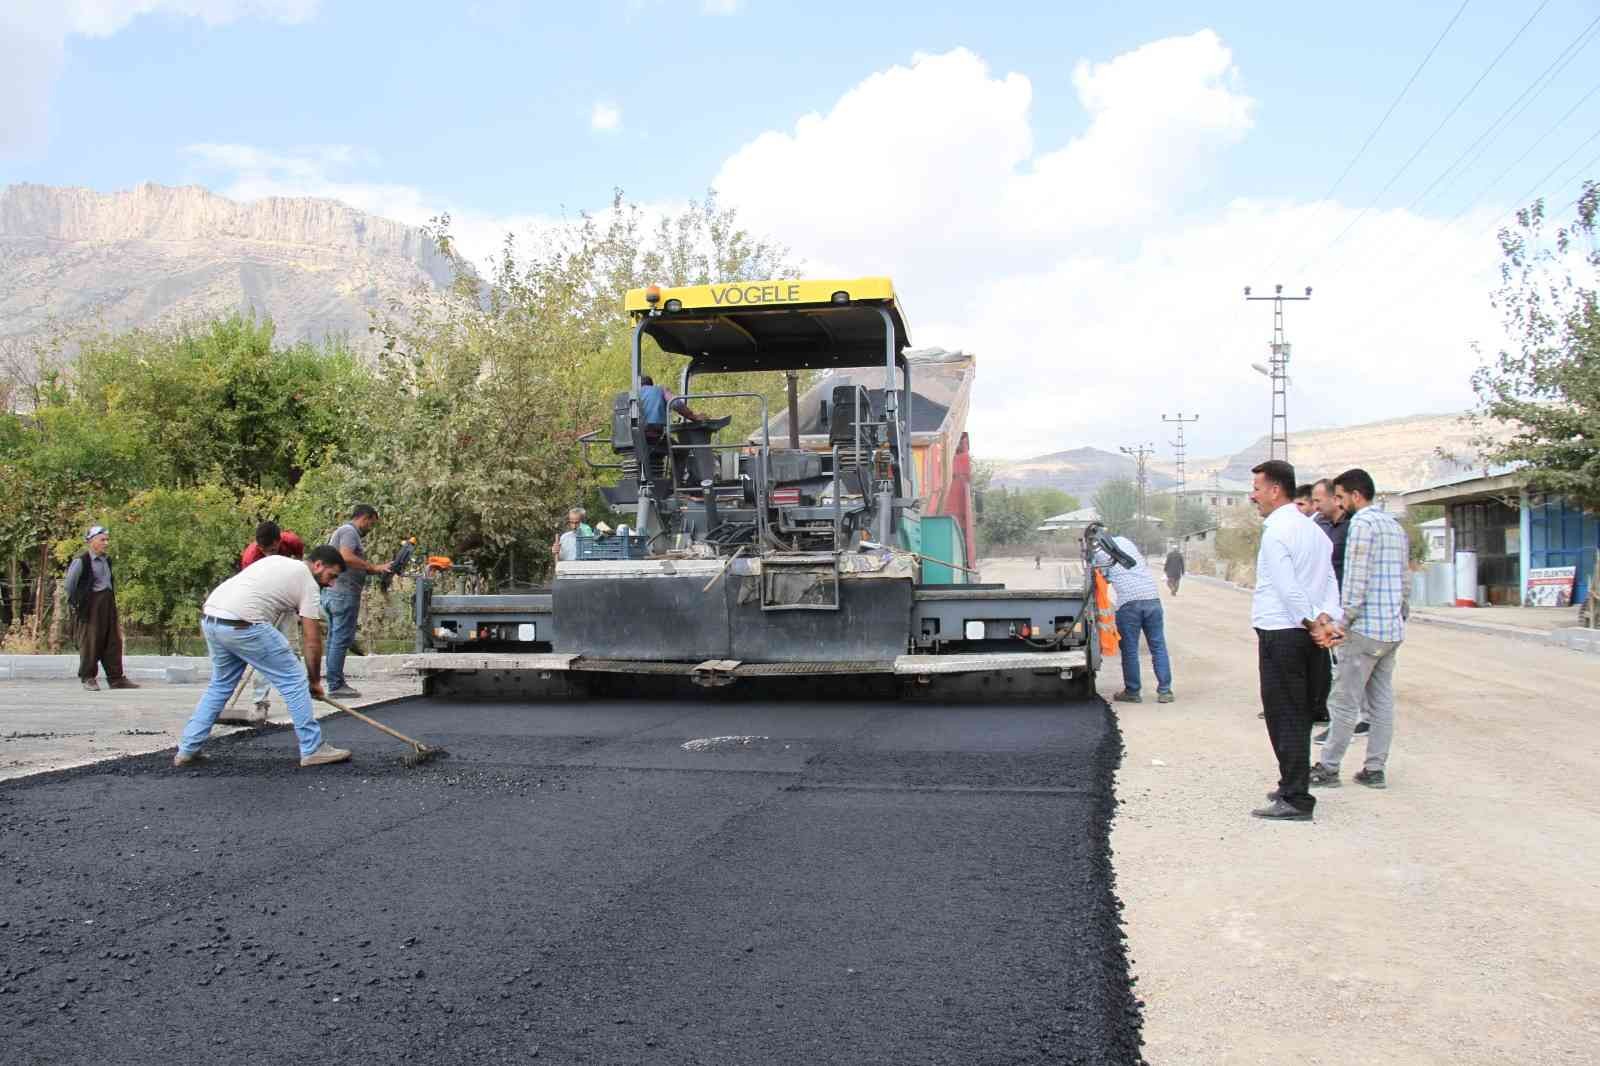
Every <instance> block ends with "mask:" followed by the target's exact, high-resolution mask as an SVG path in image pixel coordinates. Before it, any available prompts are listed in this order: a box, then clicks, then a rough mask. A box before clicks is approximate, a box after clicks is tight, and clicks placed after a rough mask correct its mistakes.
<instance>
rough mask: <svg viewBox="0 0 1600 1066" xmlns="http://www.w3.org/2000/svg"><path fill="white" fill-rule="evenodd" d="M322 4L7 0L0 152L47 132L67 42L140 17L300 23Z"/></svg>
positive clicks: (1, 24)
mask: <svg viewBox="0 0 1600 1066" xmlns="http://www.w3.org/2000/svg"><path fill="white" fill-rule="evenodd" d="M318 3H319V0H65V2H60V0H8V2H5V3H0V100H4V101H5V106H4V107H3V108H0V152H12V151H18V150H21V149H24V148H28V147H30V146H32V145H33V144H35V143H36V142H37V141H38V140H40V139H41V138H42V136H43V134H44V131H45V127H46V117H47V115H48V113H49V107H50V91H51V89H52V88H53V87H54V85H55V83H56V80H57V79H58V78H59V77H60V76H61V70H62V66H63V64H64V62H65V56H66V43H67V38H69V37H71V36H73V35H78V36H83V37H109V36H111V35H112V34H114V33H116V32H117V31H119V30H121V29H123V28H124V27H125V26H127V25H128V24H129V23H130V22H132V21H133V20H134V19H136V18H138V17H140V16H141V15H152V14H168V15H175V16H181V17H188V18H197V19H200V20H201V21H202V22H204V23H205V24H206V25H208V26H220V25H222V24H224V23H228V22H234V21H237V20H239V19H243V18H263V19H271V20H274V21H278V22H289V23H296V22H303V21H305V20H307V19H309V18H311V17H312V16H313V15H315V14H316V11H317V6H318Z"/></svg>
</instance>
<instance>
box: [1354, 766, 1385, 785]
mask: <svg viewBox="0 0 1600 1066" xmlns="http://www.w3.org/2000/svg"><path fill="white" fill-rule="evenodd" d="M1350 780H1352V781H1354V782H1355V783H1356V784H1358V785H1366V786H1367V787H1368V788H1388V787H1389V782H1387V781H1385V780H1384V778H1383V771H1382V770H1359V771H1357V772H1356V775H1355V776H1354V777H1352V778H1351V779H1350Z"/></svg>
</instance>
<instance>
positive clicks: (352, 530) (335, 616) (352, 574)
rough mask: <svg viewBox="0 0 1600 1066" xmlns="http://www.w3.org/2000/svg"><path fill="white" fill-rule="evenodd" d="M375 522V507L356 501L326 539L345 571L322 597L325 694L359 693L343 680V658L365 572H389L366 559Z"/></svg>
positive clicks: (357, 613) (353, 695)
mask: <svg viewBox="0 0 1600 1066" xmlns="http://www.w3.org/2000/svg"><path fill="white" fill-rule="evenodd" d="M377 524H378V511H377V509H376V508H374V507H370V506H368V505H367V504H364V503H362V504H357V505H356V507H355V509H354V510H352V511H351V512H350V521H348V522H346V523H345V524H344V525H342V526H340V527H339V528H338V529H336V530H334V531H333V535H332V536H331V537H329V538H328V543H329V544H330V545H332V546H333V547H334V548H336V549H337V550H338V552H339V557H340V558H342V559H343V560H344V570H343V571H342V572H341V573H340V574H339V576H338V579H337V580H336V581H334V582H333V583H332V585H331V586H329V587H328V590H327V592H326V593H325V594H324V596H323V606H324V607H326V609H327V611H328V669H327V671H326V673H327V677H328V695H330V696H333V697H334V698H336V699H345V700H352V699H356V698H358V697H359V696H360V695H361V693H359V692H357V691H356V690H355V689H353V688H351V687H350V683H349V682H348V681H347V680H345V676H344V660H345V656H347V655H348V654H349V653H350V645H351V644H353V643H355V639H356V622H357V620H358V619H359V618H360V617H361V590H362V589H363V588H364V587H365V586H366V583H367V575H368V574H387V573H388V572H389V567H388V566H387V564H385V565H382V566H374V565H373V564H372V563H369V562H367V547H366V539H365V538H366V535H367V534H368V533H371V532H372V530H373V529H374V527H376V526H377ZM280 691H281V690H280Z"/></svg>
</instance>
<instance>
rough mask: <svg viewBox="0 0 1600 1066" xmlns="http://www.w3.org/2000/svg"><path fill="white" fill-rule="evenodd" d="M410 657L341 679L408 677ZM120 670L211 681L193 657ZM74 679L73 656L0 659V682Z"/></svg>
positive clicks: (348, 664)
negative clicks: (407, 662)
mask: <svg viewBox="0 0 1600 1066" xmlns="http://www.w3.org/2000/svg"><path fill="white" fill-rule="evenodd" d="M410 658H412V656H410V655H352V656H350V658H348V659H346V660H345V670H344V672H345V676H346V677H349V678H351V679H354V680H360V679H363V678H369V677H370V678H376V677H401V676H411V675H413V674H415V673H416V671H414V670H408V669H406V666H405V663H406V660H408V659H410ZM122 666H123V669H124V670H125V671H126V672H127V675H128V676H129V677H130V678H132V679H133V680H135V681H163V682H166V683H167V684H171V685H199V684H205V683H207V682H209V681H210V680H211V660H210V659H207V658H205V657H203V656H196V655H130V656H128V657H126V658H125V659H123V661H122ZM77 676H78V657H77V656H76V655H0V681H25V680H49V679H56V680H62V679H71V678H75V677H77Z"/></svg>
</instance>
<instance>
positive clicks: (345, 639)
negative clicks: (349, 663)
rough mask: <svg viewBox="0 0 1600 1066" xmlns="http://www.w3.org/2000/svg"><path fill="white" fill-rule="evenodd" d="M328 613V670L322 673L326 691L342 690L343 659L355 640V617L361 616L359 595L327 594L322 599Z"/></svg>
mask: <svg viewBox="0 0 1600 1066" xmlns="http://www.w3.org/2000/svg"><path fill="white" fill-rule="evenodd" d="M322 606H323V608H324V609H325V610H326V611H327V612H328V668H327V669H326V670H324V671H323V678H324V680H325V681H326V682H327V685H328V691H329V692H332V691H333V690H334V689H338V688H344V657H345V656H346V655H347V654H349V652H350V645H351V644H353V643H355V639H356V617H357V616H358V615H360V614H361V594H360V593H359V592H358V593H356V594H355V595H354V596H351V595H350V594H348V593H344V592H329V593H328V594H327V595H325V596H324V597H323V600H322Z"/></svg>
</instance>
